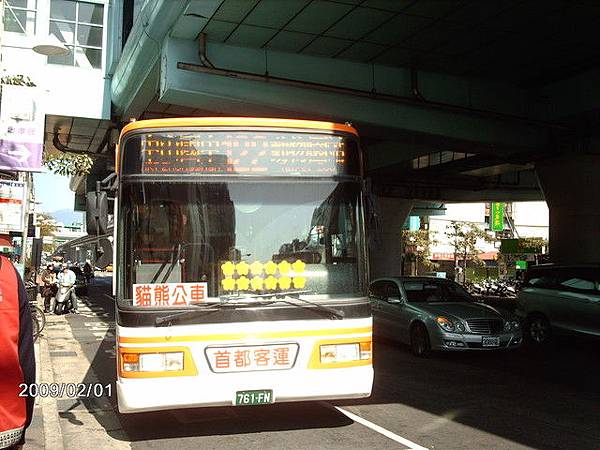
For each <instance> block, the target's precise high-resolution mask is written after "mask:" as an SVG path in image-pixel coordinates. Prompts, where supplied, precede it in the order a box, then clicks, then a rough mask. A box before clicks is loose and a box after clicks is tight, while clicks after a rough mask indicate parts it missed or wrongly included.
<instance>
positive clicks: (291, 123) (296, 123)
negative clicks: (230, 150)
mask: <svg viewBox="0 0 600 450" xmlns="http://www.w3.org/2000/svg"><path fill="white" fill-rule="evenodd" d="M164 127H274V128H305V129H313V130H332V131H343V132H346V133H351V134H354V135H356V136H358V132H357V131H356V129H355V128H354V127H352V126H350V125H345V124H341V123H335V122H320V121H316V120H298V119H273V118H262V117H181V118H171V119H149V120H139V121H137V122H131V123H129V124H127V125H126V126H125V127H124V128H123V130H121V137H123V135H125V134H126V133H128V132H130V131H133V130H139V129H144V128H164Z"/></svg>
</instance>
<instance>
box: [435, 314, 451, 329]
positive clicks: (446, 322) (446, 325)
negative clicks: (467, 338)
mask: <svg viewBox="0 0 600 450" xmlns="http://www.w3.org/2000/svg"><path fill="white" fill-rule="evenodd" d="M435 321H436V322H437V323H438V325H439V326H440V327H441V328H442V330H446V331H450V332H452V331H454V330H455V326H454V324H453V323H452V321H451V320H450V319H448V318H447V317H443V316H440V317H436V318H435Z"/></svg>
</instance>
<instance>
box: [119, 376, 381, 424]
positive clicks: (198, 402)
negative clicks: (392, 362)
mask: <svg viewBox="0 0 600 450" xmlns="http://www.w3.org/2000/svg"><path fill="white" fill-rule="evenodd" d="M372 385H373V367H372V366H362V367H352V368H337V369H315V370H309V371H302V372H299V373H297V374H292V373H291V372H289V371H264V372H245V373H221V374H213V373H211V374H210V376H207V377H202V375H198V376H194V377H172V378H144V379H124V378H120V379H118V380H117V396H118V404H119V412H121V413H125V414H128V413H137V412H145V411H160V410H170V409H182V408H196V407H208V406H233V405H235V398H236V393H237V392H240V391H255V390H272V391H273V400H274V403H279V402H295V401H311V400H335V399H349V398H364V397H369V396H370V395H371V388H372Z"/></svg>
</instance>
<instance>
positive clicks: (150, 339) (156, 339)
mask: <svg viewBox="0 0 600 450" xmlns="http://www.w3.org/2000/svg"><path fill="white" fill-rule="evenodd" d="M372 332H373V327H363V328H339V329H332V330H296V331H266V332H259V333H230V334H204V335H193V336H144V337H128V336H119V343H120V344H121V343H122V344H148V343H169V342H201V341H238V340H244V339H256V338H260V339H277V338H290V337H304V336H339V335H344V334H362V333H372Z"/></svg>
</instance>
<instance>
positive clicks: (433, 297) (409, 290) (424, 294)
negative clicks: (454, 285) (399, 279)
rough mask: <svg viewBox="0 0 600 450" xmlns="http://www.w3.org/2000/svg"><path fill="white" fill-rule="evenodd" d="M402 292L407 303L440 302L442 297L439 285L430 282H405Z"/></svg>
mask: <svg viewBox="0 0 600 450" xmlns="http://www.w3.org/2000/svg"><path fill="white" fill-rule="evenodd" d="M404 290H405V291H406V296H407V301H408V302H409V303H424V302H428V303H430V302H441V301H443V297H444V296H443V292H442V286H441V284H440V283H435V282H431V281H416V280H415V281H405V282H404Z"/></svg>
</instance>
